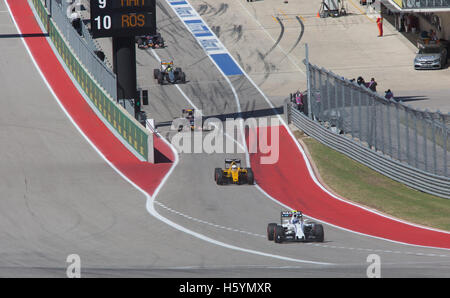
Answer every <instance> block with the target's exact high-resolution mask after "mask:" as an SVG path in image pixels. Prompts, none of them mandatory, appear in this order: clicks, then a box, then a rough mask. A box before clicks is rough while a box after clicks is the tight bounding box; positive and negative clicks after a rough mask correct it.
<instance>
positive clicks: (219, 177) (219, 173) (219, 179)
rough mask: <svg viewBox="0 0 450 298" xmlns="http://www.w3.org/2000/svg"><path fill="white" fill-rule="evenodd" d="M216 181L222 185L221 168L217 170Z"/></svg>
mask: <svg viewBox="0 0 450 298" xmlns="http://www.w3.org/2000/svg"><path fill="white" fill-rule="evenodd" d="M216 183H217V185H223V184H224V179H223V172H222V169H221V170H220V172H218V174H217V179H216Z"/></svg>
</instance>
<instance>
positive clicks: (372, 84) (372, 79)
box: [368, 78, 378, 92]
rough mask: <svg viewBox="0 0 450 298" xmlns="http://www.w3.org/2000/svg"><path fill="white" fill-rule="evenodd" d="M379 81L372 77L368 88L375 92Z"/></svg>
mask: <svg viewBox="0 0 450 298" xmlns="http://www.w3.org/2000/svg"><path fill="white" fill-rule="evenodd" d="M377 85H378V84H377V82H376V81H375V78H371V79H370V82H369V85H368V88H369V89H370V90H372V91H373V92H377Z"/></svg>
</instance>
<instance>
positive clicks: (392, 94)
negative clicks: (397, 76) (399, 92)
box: [384, 89, 394, 100]
mask: <svg viewBox="0 0 450 298" xmlns="http://www.w3.org/2000/svg"><path fill="white" fill-rule="evenodd" d="M385 93H386V94H385V95H384V98H386V99H387V100H391V99H393V98H394V93H392V91H391V89H388V90H387V91H385Z"/></svg>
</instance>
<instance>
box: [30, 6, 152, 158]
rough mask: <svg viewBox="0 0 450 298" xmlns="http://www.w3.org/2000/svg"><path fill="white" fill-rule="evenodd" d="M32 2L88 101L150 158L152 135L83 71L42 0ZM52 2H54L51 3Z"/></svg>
mask: <svg viewBox="0 0 450 298" xmlns="http://www.w3.org/2000/svg"><path fill="white" fill-rule="evenodd" d="M32 3H33V6H34V7H35V10H36V12H37V14H38V16H39V18H40V20H41V21H42V23H43V25H44V26H45V27H46V28H48V34H49V37H50V39H51V41H52V43H53V45H54V47H55V48H56V50H57V52H58V53H59V55H60V57H61V59H62V60H63V61H64V63H65V64H66V66H67V68H68V69H69V70H70V72H71V74H72V75H73V77H74V78H75V80H76V81H77V83H78V84H79V86H80V87H81V89H83V91H84V92H85V94H86V96H87V97H88V98H89V100H90V101H91V103H92V104H93V105H94V106H95V108H96V109H97V110H98V112H99V113H100V114H101V115H102V116H103V118H104V120H106V121H107V122H108V123H109V124H110V126H111V127H112V128H113V129H114V130H115V131H116V132H117V133H118V134H119V135H120V136H121V137H122V139H123V140H124V141H126V142H127V143H128V144H129V145H130V146H131V147H132V148H133V149H134V151H135V152H136V153H137V154H138V155H140V156H141V157H142V158H143V159H144V160H146V161H149V162H152V161H153V136H152V135H151V134H150V133H149V132H148V131H147V130H146V129H145V127H143V126H142V125H141V124H140V123H139V122H138V121H136V120H135V119H134V117H132V116H131V115H130V114H129V113H128V112H127V111H126V110H125V109H124V108H123V107H121V106H120V105H119V104H117V103H116V101H115V100H114V99H113V98H112V97H111V94H108V93H107V92H106V91H105V90H104V89H103V88H102V87H101V86H100V84H99V83H98V81H97V80H96V79H95V78H94V77H93V76H92V74H91V73H89V71H87V69H86V67H85V65H83V64H82V63H81V62H80V60H79V58H78V57H77V56H76V55H75V53H74V51H73V49H72V47H71V46H70V44H69V43H68V42H67V40H66V39H65V36H64V35H63V34H62V32H61V31H60V29H59V27H58V26H57V24H56V22H54V20H53V19H52V18H50V15H49V13H48V11H47V10H46V8H45V7H44V5H43V3H42V1H41V0H32ZM54 5H56V4H55V3H54Z"/></svg>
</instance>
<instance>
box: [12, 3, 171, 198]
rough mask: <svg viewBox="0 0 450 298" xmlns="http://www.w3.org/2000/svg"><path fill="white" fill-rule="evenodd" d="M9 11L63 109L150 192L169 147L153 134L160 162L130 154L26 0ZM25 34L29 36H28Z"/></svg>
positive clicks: (165, 168) (167, 164) (163, 168)
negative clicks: (80, 86)
mask: <svg viewBox="0 0 450 298" xmlns="http://www.w3.org/2000/svg"><path fill="white" fill-rule="evenodd" d="M8 5H9V7H10V10H11V13H12V15H13V17H14V20H15V22H16V23H17V26H18V27H19V29H20V31H21V34H22V35H23V39H24V40H25V42H26V44H27V46H28V48H29V50H30V52H31V54H32V56H33V58H34V60H35V61H36V63H37V65H38V67H39V69H40V70H41V72H42V74H43V75H44V77H45V79H46V80H47V82H48V84H49V85H50V87H51V89H52V90H53V92H54V93H55V95H56V97H57V98H58V100H59V101H60V103H61V104H62V105H63V106H64V109H65V110H66V111H67V112H68V113H69V114H70V116H71V117H72V119H73V120H74V122H75V123H76V124H77V126H78V127H79V128H80V129H81V130H82V131H83V133H84V134H85V135H86V137H87V138H88V139H89V140H90V141H91V142H92V143H93V144H94V145H95V147H96V148H97V149H98V150H99V151H100V152H101V153H102V154H103V155H104V156H105V158H106V159H107V160H108V161H109V162H111V163H112V164H113V165H114V166H115V167H116V168H117V169H118V170H119V171H120V172H122V173H123V174H124V175H125V176H127V177H128V178H129V179H130V180H131V181H133V182H134V183H135V184H136V185H138V186H139V187H140V188H141V189H143V190H144V191H146V192H147V193H148V194H150V195H152V194H153V193H154V191H155V190H156V188H157V187H158V185H159V184H160V183H161V181H162V179H163V177H164V176H165V175H166V173H167V172H168V171H169V169H170V167H171V165H172V163H171V161H173V160H174V156H173V154H172V152H171V150H170V148H169V147H168V146H167V145H166V144H165V143H164V142H163V141H162V140H161V139H159V138H157V137H154V143H155V157H156V159H160V160H163V161H164V162H161V163H156V164H150V163H147V162H143V161H140V160H139V159H138V158H137V157H136V156H135V155H134V154H132V153H131V152H130V151H129V150H128V149H127V148H126V147H125V146H124V145H123V144H122V143H121V142H120V141H119V140H118V139H117V138H116V136H115V135H114V134H113V133H112V132H111V131H110V130H109V128H108V127H107V126H106V125H105V124H104V123H103V122H102V121H101V120H100V119H99V118H98V117H97V115H96V114H95V113H94V111H93V110H92V109H91V107H90V106H89V104H88V103H87V102H86V101H85V99H84V98H83V97H82V95H81V94H80V93H79V91H78V89H77V88H76V87H75V85H74V83H73V82H72V80H71V79H70V77H69V75H68V74H67V73H66V71H65V70H64V68H63V67H62V65H61V64H60V62H59V60H58V58H57V57H56V56H55V53H54V52H53V50H52V48H51V47H50V45H49V43H48V41H47V39H46V38H45V37H44V36H42V37H40V36H37V35H36V34H42V31H41V28H40V26H39V25H38V23H37V21H36V19H35V17H34V14H33V12H32V10H31V8H30V7H29V5H28V2H27V0H13V1H12V0H8ZM28 36H29V37H28Z"/></svg>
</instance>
